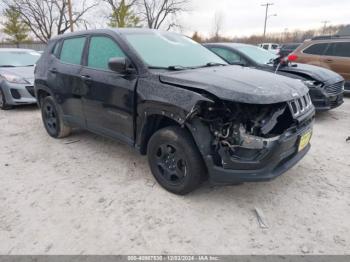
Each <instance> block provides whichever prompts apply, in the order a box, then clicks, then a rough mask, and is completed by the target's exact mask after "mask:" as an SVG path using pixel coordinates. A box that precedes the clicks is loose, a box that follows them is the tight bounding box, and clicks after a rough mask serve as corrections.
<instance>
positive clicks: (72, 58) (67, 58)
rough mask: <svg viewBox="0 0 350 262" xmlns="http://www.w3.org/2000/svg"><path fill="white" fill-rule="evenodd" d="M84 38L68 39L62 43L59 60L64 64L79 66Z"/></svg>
mask: <svg viewBox="0 0 350 262" xmlns="http://www.w3.org/2000/svg"><path fill="white" fill-rule="evenodd" d="M85 40H86V37H76V38H70V39H66V40H64V41H63V44H62V50H61V55H60V60H61V61H62V62H65V63H69V64H75V65H80V64H81V58H82V54H83V51H84V46H85Z"/></svg>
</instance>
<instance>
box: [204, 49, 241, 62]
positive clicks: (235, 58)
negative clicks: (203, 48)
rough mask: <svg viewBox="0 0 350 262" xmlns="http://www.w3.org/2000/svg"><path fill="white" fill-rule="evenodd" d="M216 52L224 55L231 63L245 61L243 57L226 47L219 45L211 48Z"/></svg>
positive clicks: (221, 55)
mask: <svg viewBox="0 0 350 262" xmlns="http://www.w3.org/2000/svg"><path fill="white" fill-rule="evenodd" d="M210 49H211V50H212V51H213V52H214V53H216V54H217V55H218V56H220V57H222V58H223V59H224V60H226V61H227V62H228V63H229V64H238V63H242V62H244V61H243V59H242V57H241V56H240V55H239V54H237V53H235V52H233V51H230V50H228V49H226V48H219V47H213V48H210Z"/></svg>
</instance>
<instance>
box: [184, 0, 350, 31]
mask: <svg viewBox="0 0 350 262" xmlns="http://www.w3.org/2000/svg"><path fill="white" fill-rule="evenodd" d="M191 2H192V3H191V4H190V9H191V10H192V11H191V12H189V13H186V14H183V15H181V16H180V21H181V24H182V25H183V26H184V28H185V31H186V32H192V31H199V32H203V33H205V34H207V35H208V34H210V33H211V32H212V31H213V24H214V22H213V21H214V16H215V13H216V12H218V13H222V15H223V17H224V23H223V33H224V34H225V35H230V36H235V35H237V36H241V35H250V34H253V33H259V34H262V32H263V25H264V17H265V8H264V7H262V6H261V4H262V3H264V1H260V0H191ZM268 2H273V3H274V5H273V6H271V7H270V10H269V13H270V14H277V16H276V17H271V18H269V20H268V28H267V30H268V32H276V31H277V32H278V31H281V32H282V31H284V30H285V29H286V28H288V30H290V31H291V30H293V29H311V28H317V27H321V26H322V21H325V20H327V21H330V24H333V25H336V24H343V23H344V24H350V0H270V1H268Z"/></svg>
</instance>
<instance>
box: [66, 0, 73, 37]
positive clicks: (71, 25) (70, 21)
mask: <svg viewBox="0 0 350 262" xmlns="http://www.w3.org/2000/svg"><path fill="white" fill-rule="evenodd" d="M67 4H68V16H69V26H70V31H71V32H73V31H74V28H73V15H72V0H67Z"/></svg>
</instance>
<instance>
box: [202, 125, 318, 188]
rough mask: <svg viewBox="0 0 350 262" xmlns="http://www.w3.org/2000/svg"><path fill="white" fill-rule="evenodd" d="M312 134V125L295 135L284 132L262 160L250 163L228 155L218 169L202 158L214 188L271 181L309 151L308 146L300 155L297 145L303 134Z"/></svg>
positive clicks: (265, 151) (213, 163) (207, 159)
mask: <svg viewBox="0 0 350 262" xmlns="http://www.w3.org/2000/svg"><path fill="white" fill-rule="evenodd" d="M308 132H312V123H310V124H309V125H307V126H305V127H304V128H302V129H300V130H298V131H297V132H295V133H291V132H286V133H285V134H284V135H282V136H281V137H280V138H279V139H278V140H276V141H273V142H272V143H271V144H270V145H269V148H268V149H265V150H264V149H262V150H261V151H264V152H258V150H257V152H256V153H259V154H260V155H261V157H258V158H256V159H255V160H251V161H247V160H245V161H243V160H237V159H235V158H233V157H232V156H230V155H229V154H226V155H222V157H223V162H224V164H223V165H222V166H218V165H216V164H215V161H214V159H213V157H212V156H210V155H208V156H206V157H205V161H206V164H207V168H208V173H209V177H210V181H211V182H212V183H213V184H234V183H241V182H258V181H268V180H271V179H274V178H276V177H278V176H280V175H282V174H283V173H285V172H286V171H287V170H289V169H290V168H292V167H293V166H294V165H295V164H297V163H298V162H299V161H300V160H301V159H302V158H303V157H304V156H305V155H306V153H307V152H308V151H309V150H310V147H311V146H310V144H309V143H308V144H307V145H306V146H305V147H304V148H303V149H302V150H301V151H299V145H300V142H301V138H302V136H303V135H304V134H307V133H308Z"/></svg>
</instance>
